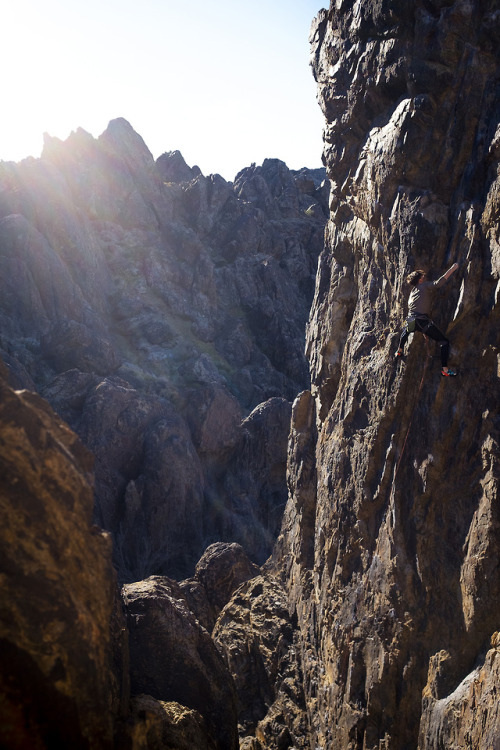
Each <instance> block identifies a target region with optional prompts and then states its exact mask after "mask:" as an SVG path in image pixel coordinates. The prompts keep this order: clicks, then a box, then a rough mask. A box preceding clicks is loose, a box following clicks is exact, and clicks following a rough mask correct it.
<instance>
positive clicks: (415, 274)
mask: <svg viewBox="0 0 500 750" xmlns="http://www.w3.org/2000/svg"><path fill="white" fill-rule="evenodd" d="M422 276H425V271H412V272H411V273H410V274H408V276H407V277H406V283H407V284H411V285H412V286H417V284H418V282H419V281H420V279H421V278H422Z"/></svg>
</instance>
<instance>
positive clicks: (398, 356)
mask: <svg viewBox="0 0 500 750" xmlns="http://www.w3.org/2000/svg"><path fill="white" fill-rule="evenodd" d="M403 356H404V355H403V352H402V351H401V350H400V349H398V350H397V352H396V354H395V355H394V359H403Z"/></svg>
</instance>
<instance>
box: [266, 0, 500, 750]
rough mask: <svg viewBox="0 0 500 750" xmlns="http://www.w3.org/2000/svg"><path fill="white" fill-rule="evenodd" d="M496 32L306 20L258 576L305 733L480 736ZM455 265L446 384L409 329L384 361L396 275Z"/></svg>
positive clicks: (399, 15) (490, 739)
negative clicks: (305, 171) (307, 288)
mask: <svg viewBox="0 0 500 750" xmlns="http://www.w3.org/2000/svg"><path fill="white" fill-rule="evenodd" d="M499 32H500V27H499V18H498V12H497V10H496V5H495V4H494V3H492V2H486V3H479V2H461V0H457V1H456V2H446V3H434V2H433V3H428V2H420V1H419V0H416V1H415V2H401V3H392V4H390V5H389V4H387V3H378V2H373V3H371V2H370V3H354V4H351V3H346V2H336V3H332V4H331V7H330V9H329V10H328V11H326V10H323V11H321V12H320V13H319V15H318V17H317V19H316V20H315V22H314V23H313V27H312V32H311V41H312V62H313V68H314V72H315V76H316V79H317V82H318V92H319V99H320V104H321V106H322V109H323V112H324V114H325V120H326V127H325V150H324V155H325V161H326V166H327V173H328V176H329V178H330V180H331V183H332V195H331V201H330V210H331V213H330V220H329V223H328V226H327V230H326V246H325V250H324V251H323V253H322V256H321V257H320V260H319V265H318V276H317V282H316V293H315V299H314V302H313V307H312V311H311V316H310V321H309V324H308V334H307V352H308V357H309V360H310V365H311V392H310V393H309V394H308V393H305V394H302V395H301V397H300V399H299V400H298V401H297V402H296V404H295V406H294V413H293V416H292V430H291V441H290V448H289V470H288V477H289V487H290V494H291V496H290V499H289V504H288V507H287V510H286V514H285V519H284V524H283V529H282V535H281V538H280V540H279V542H278V545H277V547H276V552H275V557H274V568H273V570H274V572H275V573H276V574H278V575H279V576H280V577H281V580H282V581H283V585H284V587H285V590H286V591H287V596H288V606H289V608H290V611H291V613H292V614H293V615H295V616H296V617H297V628H298V632H299V633H300V638H299V640H300V657H301V660H302V664H303V674H304V678H305V679H304V687H305V696H306V704H307V713H308V722H309V728H308V730H307V731H308V736H309V742H310V746H311V747H322V748H331V749H332V750H333V748H335V750H337V749H339V750H342V749H343V748H345V749H346V750H347V748H349V750H354V749H355V748H359V750H362V749H363V750H368V749H369V750H375V748H376V749H377V750H381V748H384V750H387V749H389V748H390V749H391V750H402V749H403V748H409V747H417V746H418V747H421V748H424V747H425V748H426V750H430V749H431V748H433V749H435V750H437V748H441V747H464V746H467V743H470V744H469V746H471V747H482V746H483V745H482V744H481V743H482V742H483V741H484V742H485V743H486V744H484V747H494V746H495V743H497V738H498V719H497V711H496V706H495V699H494V695H495V691H496V690H497V689H498V682H497V672H496V647H495V648H493V649H490V650H489V651H488V646H489V643H490V639H491V635H492V633H494V632H495V631H496V630H497V625H496V614H495V613H496V611H497V609H498V606H497V605H498V601H499V594H500V588H499V585H500V578H499V575H498V566H497V565H496V559H497V555H498V549H499V544H500V538H499V530H500V525H499V523H498V512H497V503H496V499H497V496H498V480H499V468H498V445H499V439H500V434H499V422H498V419H497V416H496V412H495V408H494V406H493V404H495V403H497V401H498V397H499V379H498V372H499V371H498V361H499V360H498V358H499V348H498V347H499V342H498V288H499V287H498V284H499V272H498V263H497V255H498V243H497V234H498V231H497V230H498V227H497V224H498V213H497V212H498V174H499V161H498V160H499V155H498V149H497V140H498V136H497V132H498V123H499V119H500V113H499V109H498V97H497V85H498V75H499V59H498V38H499ZM454 261H457V262H458V263H459V265H460V269H459V271H458V272H457V274H456V276H455V277H453V280H450V282H449V283H448V287H447V288H446V294H445V295H443V296H442V297H440V298H439V300H438V301H437V302H436V304H435V306H434V309H433V318H434V320H435V321H436V323H437V324H438V325H439V326H440V327H442V328H443V329H445V330H447V332H448V335H449V337H450V339H451V341H452V364H454V365H456V366H458V368H459V370H461V375H460V379H457V380H456V381H451V380H445V379H443V378H441V377H440V374H439V364H438V362H439V360H438V358H437V357H436V355H437V352H436V349H435V348H434V346H433V345H431V346H430V347H429V349H427V347H426V345H425V343H424V340H423V337H419V336H415V337H414V339H413V341H412V342H411V345H410V347H409V349H408V351H407V357H406V360H405V361H404V362H403V363H401V364H400V365H399V366H395V364H394V352H395V349H396V345H397V340H398V335H399V329H400V327H401V324H402V321H403V317H404V311H405V297H406V294H407V290H406V289H405V284H404V279H405V276H406V274H407V273H408V272H409V271H411V270H413V269H414V268H421V267H424V268H427V269H429V271H431V273H434V274H435V276H434V278H436V276H437V275H438V274H440V273H442V272H443V271H444V270H445V269H446V268H447V267H449V266H450V265H451V264H452V263H453V262H454ZM428 355H429V356H428ZM426 685H427V687H426ZM476 711H477V715H478V717H480V721H481V728H480V729H479V727H478V725H477V723H475V722H474V718H473V717H474V713H475V712H476ZM461 743H465V744H461ZM478 743H479V744H478Z"/></svg>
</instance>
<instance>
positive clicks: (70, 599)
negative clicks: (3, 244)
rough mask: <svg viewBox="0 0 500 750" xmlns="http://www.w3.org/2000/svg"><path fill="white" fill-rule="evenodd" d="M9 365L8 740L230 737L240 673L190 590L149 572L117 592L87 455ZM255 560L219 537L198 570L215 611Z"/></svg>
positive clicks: (1, 639)
mask: <svg viewBox="0 0 500 750" xmlns="http://www.w3.org/2000/svg"><path fill="white" fill-rule="evenodd" d="M7 374H8V373H7V369H6V368H4V366H3V365H1V364H0V447H1V451H0V469H1V471H0V507H1V515H2V526H1V528H0V539H1V545H0V547H1V553H0V564H1V574H0V592H1V597H0V652H1V660H0V746H1V747H2V748H5V750H18V748H40V749H41V750H42V749H44V748H47V749H49V748H50V749H51V748H56V747H75V748H82V749H83V748H95V749H96V750H101V749H102V750H104V749H105V748H110V750H111V748H120V749H124V748H126V749H127V750H156V749H158V750H159V748H170V749H171V750H191V749H192V748H193V747H196V748H199V749H200V750H235V749H236V748H237V746H238V741H237V706H236V695H235V689H234V684H233V680H232V677H231V674H230V672H229V670H228V668H227V667H226V665H225V663H224V660H223V658H222V656H221V654H220V653H219V651H218V650H217V648H216V645H215V643H214V641H213V640H212V638H211V637H210V635H209V633H208V632H207V630H206V629H205V628H204V627H202V625H201V624H200V623H199V621H198V620H197V619H196V617H195V615H194V614H193V612H191V611H190V609H189V607H188V604H187V599H186V598H185V595H184V592H183V589H182V588H181V587H180V586H179V585H178V584H177V583H176V582H175V581H172V580H169V579H168V578H161V577H152V578H149V579H147V580H145V581H141V582H139V583H135V584H129V585H128V586H125V587H124V589H123V591H122V597H121V598H120V595H119V592H118V588H117V586H116V574H115V571H114V569H113V566H112V562H111V539H110V535H109V534H107V533H106V532H103V531H101V529H99V528H97V527H96V526H93V525H92V523H91V517H92V506H93V494H92V466H93V458H92V455H91V454H90V452H89V451H88V450H87V449H86V448H85V447H84V446H83V445H82V443H81V442H80V440H79V439H78V437H77V436H76V435H75V434H74V433H73V432H72V431H71V430H70V429H69V428H68V427H67V425H65V424H64V423H63V422H62V421H61V419H60V418H59V417H58V415H57V414H56V413H55V412H53V410H52V409H51V407H50V406H49V405H48V403H47V402H46V401H44V400H43V399H42V398H40V396H38V395H37V394H35V393H32V392H29V391H14V390H12V389H11V388H10V387H9V386H8V385H7V383H6V377H7ZM222 569H223V570H224V577H222V576H218V575H217V571H219V572H220V571H221V570H222ZM256 572H257V568H256V566H255V565H253V564H252V563H251V562H250V561H249V559H248V558H247V557H246V555H245V553H244V552H243V550H242V548H241V547H239V546H238V545H214V547H213V548H211V549H209V550H207V552H206V554H205V556H204V558H203V559H202V560H201V561H200V562H199V565H198V572H197V574H199V578H200V581H202V582H203V583H200V584H199V585H200V586H203V590H204V592H205V596H206V599H207V602H209V603H210V604H211V606H212V607H213V608H214V611H216V612H217V613H218V612H219V611H220V609H222V607H223V606H224V605H225V604H227V602H228V601H229V599H230V597H231V594H232V593H233V591H234V590H235V589H236V588H237V586H238V585H239V584H240V583H241V582H242V581H246V580H248V578H250V577H252V576H254V575H255V574H256ZM122 600H123V601H122Z"/></svg>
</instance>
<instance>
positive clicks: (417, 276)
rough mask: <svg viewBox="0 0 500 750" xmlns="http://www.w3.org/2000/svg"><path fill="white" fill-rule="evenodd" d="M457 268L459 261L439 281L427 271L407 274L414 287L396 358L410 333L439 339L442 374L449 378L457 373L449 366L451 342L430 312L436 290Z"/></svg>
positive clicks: (400, 355)
mask: <svg viewBox="0 0 500 750" xmlns="http://www.w3.org/2000/svg"><path fill="white" fill-rule="evenodd" d="M457 268H458V263H454V264H453V265H452V266H451V268H449V269H448V270H447V271H446V273H445V274H443V276H441V278H440V279H438V280H437V281H428V280H427V274H426V272H425V271H413V272H412V273H410V274H409V276H407V278H406V281H407V282H408V284H411V286H412V287H413V289H412V290H411V292H410V296H409V298H408V318H407V320H406V323H405V326H404V328H403V330H402V332H401V338H400V340H399V347H398V350H397V352H396V358H397V359H399V358H401V357H402V356H403V353H404V347H405V344H406V342H407V340H408V336H409V335H410V333H413V332H415V333H423V334H424V335H425V336H427V337H428V338H430V339H433V340H434V341H437V342H438V344H439V345H440V347H441V375H443V376H444V377H447V378H449V377H452V376H454V375H456V374H457V371H456V370H452V369H450V368H449V367H448V355H449V352H450V342H449V341H448V339H447V338H446V336H445V335H444V333H442V332H441V331H440V330H439V328H438V327H437V326H436V325H435V324H434V323H433V322H432V320H431V319H430V317H429V313H430V311H431V306H432V298H433V296H434V292H435V291H436V290H437V289H438V288H439V287H440V286H442V285H443V284H444V283H445V281H447V280H448V279H449V278H450V276H451V275H452V273H454V272H455V271H456V270H457Z"/></svg>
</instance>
